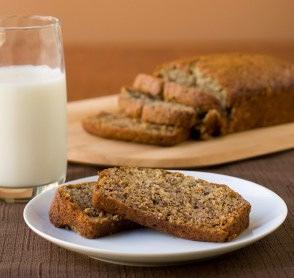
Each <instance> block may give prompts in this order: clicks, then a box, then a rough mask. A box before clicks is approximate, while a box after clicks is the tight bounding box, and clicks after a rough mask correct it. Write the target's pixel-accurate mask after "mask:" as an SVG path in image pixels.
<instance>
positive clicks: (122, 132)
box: [83, 112, 189, 146]
mask: <svg viewBox="0 0 294 278" xmlns="http://www.w3.org/2000/svg"><path fill="white" fill-rule="evenodd" d="M83 127H84V129H85V130H86V131H87V132H89V133H91V134H93V135H97V136H100V137H104V138H109V139H118V140H123V141H133V142H137V143H145V144H154V145H161V146H172V145H175V144H178V143H180V142H183V141H185V140H187V138H188V137H189V130H188V129H183V128H180V127H176V126H169V125H159V124H152V123H147V122H144V121H142V120H140V119H137V118H130V117H127V116H126V115H124V114H122V113H108V112H101V113H100V114H98V115H96V116H90V117H88V118H85V119H84V120H83Z"/></svg>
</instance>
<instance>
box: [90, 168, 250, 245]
mask: <svg viewBox="0 0 294 278" xmlns="http://www.w3.org/2000/svg"><path fill="white" fill-rule="evenodd" d="M93 205H94V206H95V207H98V208H101V209H105V210H107V211H109V212H112V213H117V214H119V215H121V216H123V217H125V218H127V219H129V220H132V221H134V222H136V223H139V224H141V225H144V226H147V227H150V228H154V229H157V230H160V231H164V232H167V233H171V234H173V235H175V236H178V237H183V238H186V239H191V240H200V241H215V242H223V241H228V240H232V239H234V238H235V237H236V236H238V235H239V234H240V233H241V232H242V231H244V230H245V229H246V228H247V227H248V224H249V213H250V204H249V203H248V202H247V201H246V200H244V199H243V198H242V197H241V196H240V195H239V194H238V193H236V192H234V191H233V190H232V189H230V188H229V187H228V186H226V185H219V184H214V183H209V182H206V181H204V180H200V179H195V178H193V177H189V176H185V175H183V174H181V173H176V172H168V171H164V170H160V169H145V168H131V167H130V168H129V167H122V168H110V169H106V170H104V171H102V172H101V173H100V178H99V182H98V185H97V187H96V188H95V190H94V193H93Z"/></svg>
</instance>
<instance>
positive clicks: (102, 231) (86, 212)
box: [49, 182, 138, 238]
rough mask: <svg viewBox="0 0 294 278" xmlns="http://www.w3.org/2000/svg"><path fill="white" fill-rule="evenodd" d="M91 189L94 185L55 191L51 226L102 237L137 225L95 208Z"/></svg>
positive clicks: (91, 236) (87, 184)
mask: <svg viewBox="0 0 294 278" xmlns="http://www.w3.org/2000/svg"><path fill="white" fill-rule="evenodd" d="M94 186H96V182H90V183H82V184H70V185H64V186H61V187H60V188H58V190H57V192H56V195H55V198H54V200H53V202H52V204H51V207H50V211H49V218H50V221H51V222H52V224H53V225H54V226H56V227H59V228H70V229H72V230H74V231H75V232H77V233H79V234H80V235H81V236H84V237H87V238H95V237H101V236H105V235H109V234H113V233H116V232H119V231H122V230H126V229H131V228H135V227H136V226H138V225H136V224H135V223H132V222H131V221H128V220H125V219H123V218H122V217H121V216H119V215H114V214H111V213H107V212H105V211H104V210H101V209H97V208H94V207H93V206H92V192H93V188H94Z"/></svg>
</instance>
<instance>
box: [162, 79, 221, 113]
mask: <svg viewBox="0 0 294 278" xmlns="http://www.w3.org/2000/svg"><path fill="white" fill-rule="evenodd" d="M163 97H164V100H165V101H171V102H176V103H181V104H185V105H188V106H191V107H193V108H195V109H196V110H197V111H199V112H201V113H204V112H207V111H208V110H210V109H215V110H219V111H221V110H222V106H221V103H220V101H219V99H218V98H217V97H215V95H214V94H213V93H211V92H210V91H205V90H203V89H200V88H197V87H185V86H183V85H180V84H177V83H176V82H166V83H165V84H164V92H163Z"/></svg>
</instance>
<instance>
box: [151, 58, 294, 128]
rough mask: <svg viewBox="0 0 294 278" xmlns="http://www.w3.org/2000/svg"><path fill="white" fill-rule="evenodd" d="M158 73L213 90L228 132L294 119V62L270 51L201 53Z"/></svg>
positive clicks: (179, 82)
mask: <svg viewBox="0 0 294 278" xmlns="http://www.w3.org/2000/svg"><path fill="white" fill-rule="evenodd" d="M154 75H155V76H156V77H158V78H162V79H163V80H164V81H165V82H175V83H178V84H181V85H184V86H186V87H195V88H199V89H200V90H205V91H209V92H211V93H212V94H213V95H214V96H215V97H216V98H217V99H219V101H220V103H221V105H222V107H223V111H224V112H225V117H223V118H224V120H225V121H226V122H227V123H226V128H225V129H223V131H224V133H232V132H237V131H242V130H247V129H252V128H257V127H264V126H270V125H276V124H281V123H285V122H291V121H294V109H292V107H293V103H294V66H293V64H291V63H289V62H287V61H282V60H280V59H278V58H275V57H271V56H269V55H262V54H243V53H225V54H213V55H205V56H198V57H193V58H190V59H186V60H179V61H175V62H171V63H168V64H165V65H162V66H160V67H158V68H157V70H156V71H155V72H154ZM191 80H192V81H193V82H191Z"/></svg>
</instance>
